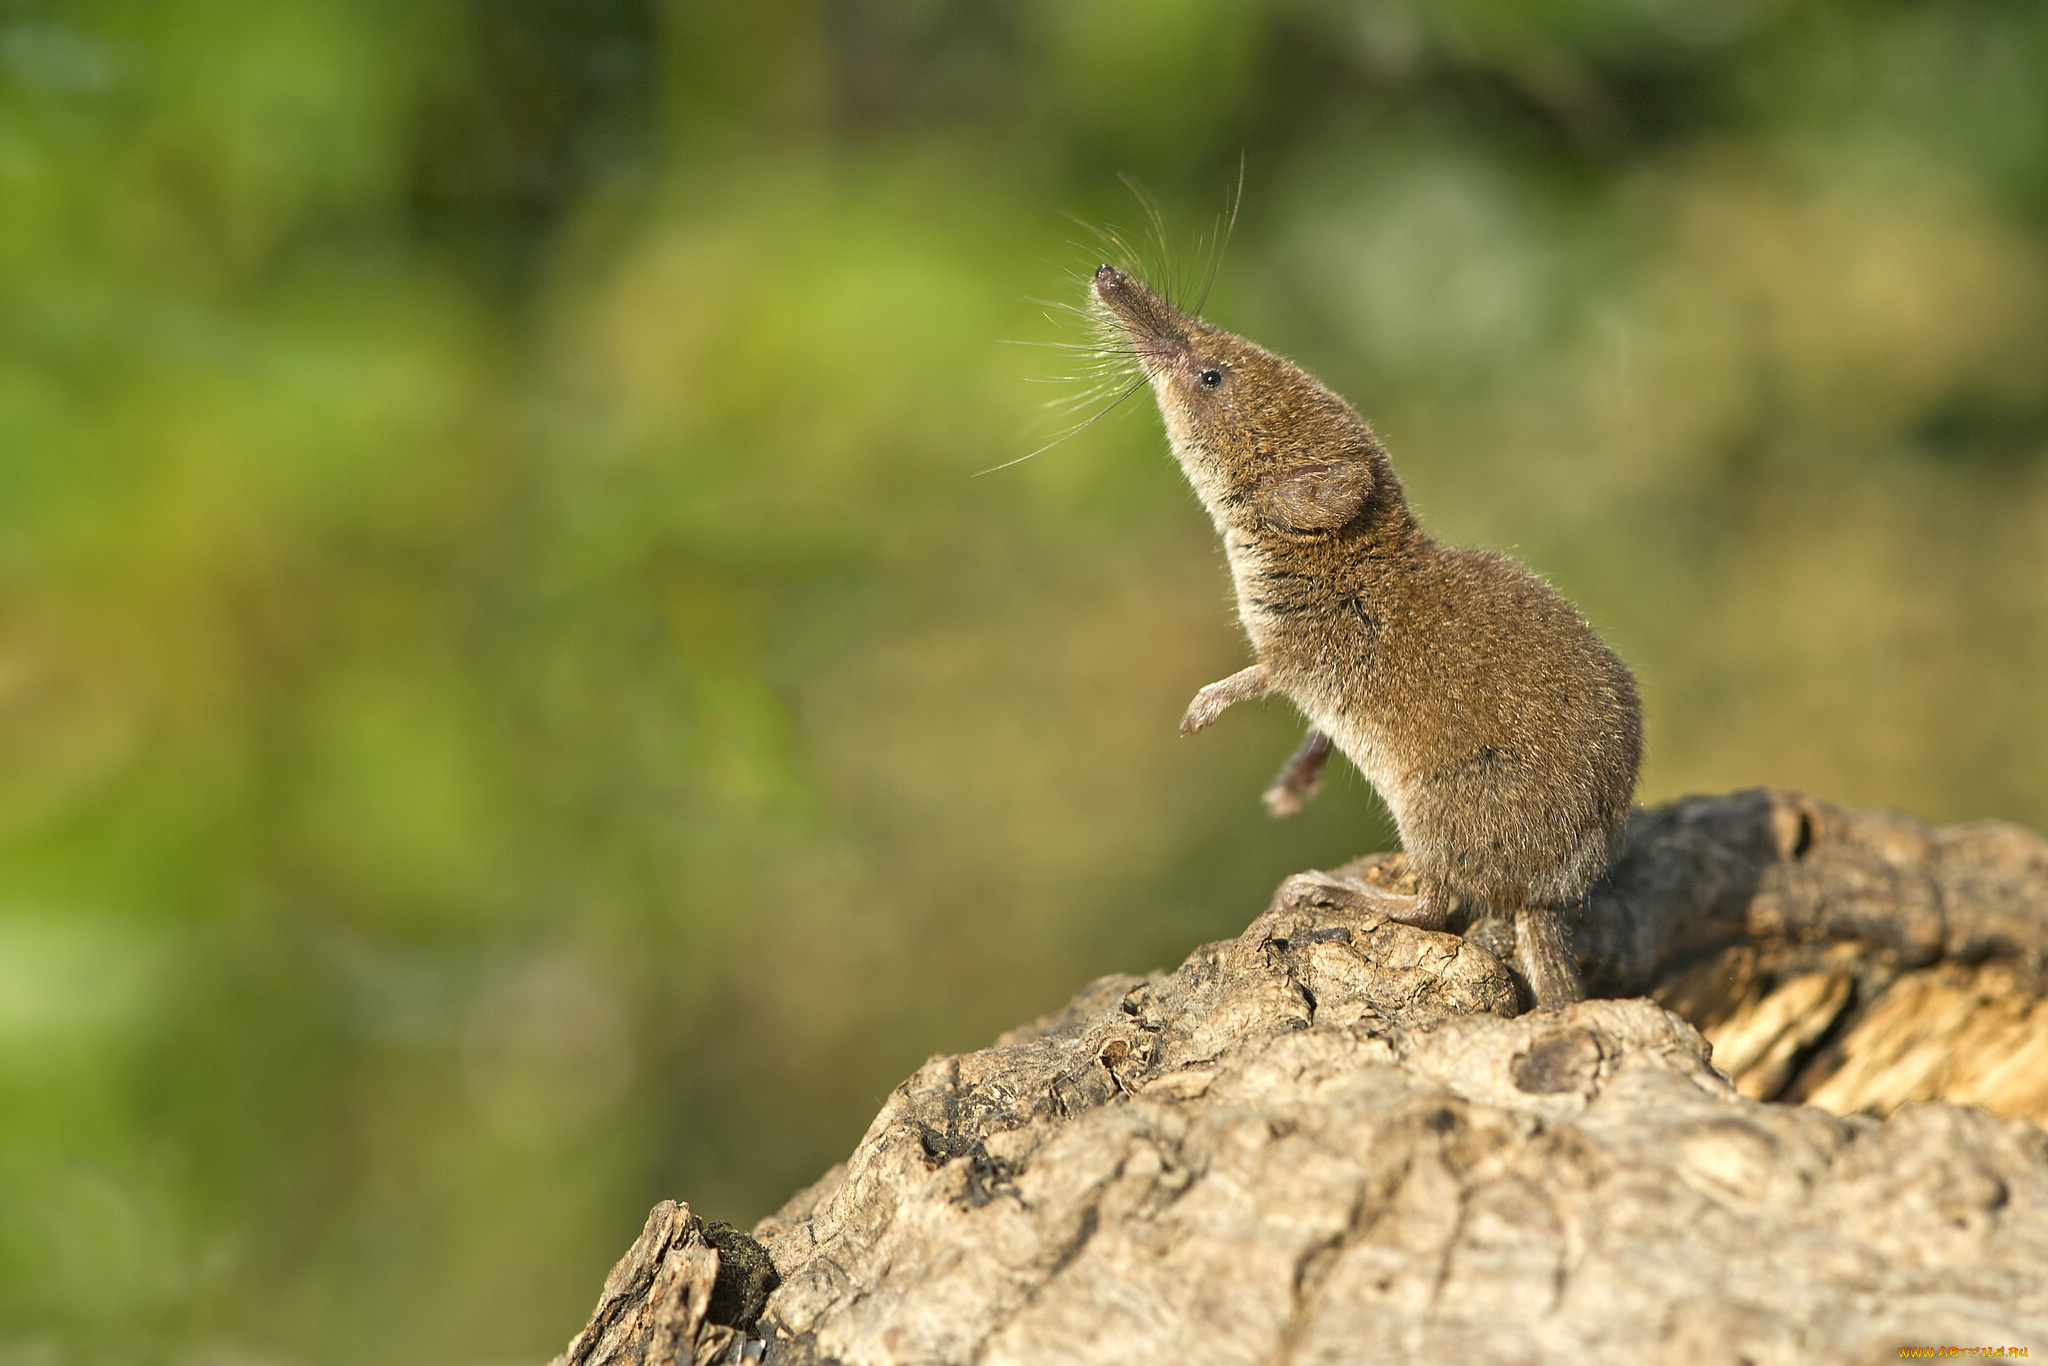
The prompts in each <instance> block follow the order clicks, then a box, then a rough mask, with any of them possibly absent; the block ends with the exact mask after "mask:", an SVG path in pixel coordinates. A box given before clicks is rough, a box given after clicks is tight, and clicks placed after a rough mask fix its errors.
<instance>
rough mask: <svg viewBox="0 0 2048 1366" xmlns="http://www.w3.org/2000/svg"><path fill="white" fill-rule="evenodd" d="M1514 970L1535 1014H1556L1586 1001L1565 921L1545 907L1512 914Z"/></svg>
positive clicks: (1528, 908) (1526, 909) (1531, 908)
mask: <svg viewBox="0 0 2048 1366" xmlns="http://www.w3.org/2000/svg"><path fill="white" fill-rule="evenodd" d="M1515 966H1516V968H1518V969H1520V971H1521V974H1522V980H1523V981H1524V982H1526V983H1527V984H1528V987H1529V995H1530V996H1531V997H1532V998H1533V999H1534V1001H1535V1005H1536V1009H1538V1010H1558V1009H1561V1008H1563V1007H1565V1006H1568V1005H1570V1004H1571V1003H1572V1002H1574V1001H1582V1000H1584V999H1585V997H1586V988H1585V985H1584V984H1583V983H1581V982H1580V981H1579V965H1578V962H1577V960H1575V959H1574V958H1573V957H1572V945H1571V937H1570V935H1569V933H1568V932H1567V931H1566V929H1565V923H1564V917H1563V916H1561V915H1559V914H1558V913H1557V912H1556V911H1555V910H1552V909H1551V908H1549V907H1547V906H1523V907H1521V908H1519V909H1518V910H1517V911H1516V912H1515Z"/></svg>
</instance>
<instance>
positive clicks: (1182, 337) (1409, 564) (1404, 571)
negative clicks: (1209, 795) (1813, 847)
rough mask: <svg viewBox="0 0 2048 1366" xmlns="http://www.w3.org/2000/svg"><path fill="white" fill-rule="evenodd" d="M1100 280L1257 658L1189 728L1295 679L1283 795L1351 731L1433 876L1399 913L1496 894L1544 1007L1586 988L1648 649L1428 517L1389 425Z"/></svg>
mask: <svg viewBox="0 0 2048 1366" xmlns="http://www.w3.org/2000/svg"><path fill="white" fill-rule="evenodd" d="M1094 294H1095V298H1096V300H1097V301H1098V302H1099V303H1100V305H1101V307H1102V308H1103V309H1105V310H1107V314H1108V317H1109V319H1110V322H1111V326H1112V328H1113V335H1114V336H1115V337H1116V338H1117V339H1118V340H1119V341H1120V342H1121V344H1122V347H1124V348H1128V350H1129V351H1130V352H1131V353H1132V354H1133V355H1134V356H1135V357H1136V360H1137V362H1138V364H1139V366H1140V367H1141V368H1142V370H1143V372H1144V376H1145V378H1146V379H1147V380H1148V381H1150V383H1151V385H1152V391H1153V394H1154V395H1155V396H1156V397H1157V398H1158V400H1159V410H1160V412H1161V414H1162V415H1163V416H1164V417H1165V419H1166V431H1167V435H1168V437H1169V438H1170V439H1171V440H1172V443H1173V453H1174V456H1175V458H1176V459H1178V460H1179V461H1180V466H1181V469H1182V470H1183V471H1185V472H1186V474H1187V477H1188V481H1189V482H1190V483H1191V484H1193V485H1194V487H1195V492H1196V493H1197V494H1198V495H1199V496H1200V497H1201V500H1202V504H1203V506H1205V507H1207V508H1208V510H1209V515H1210V517H1211V518H1213V519H1214V521H1215V523H1216V529H1217V531H1218V532H1220V533H1221V534H1222V537H1223V546H1224V549H1225V551H1226V552H1227V554H1228V555H1229V557H1230V572H1231V577H1232V578H1233V579H1234V580H1235V582H1236V585H1237V606H1238V615H1239V616H1240V618H1241V619H1242V620H1243V622H1244V628H1245V631H1246V633H1247V634H1248V635H1249V636H1250V637H1251V642H1252V647H1253V649H1254V650H1256V651H1257V653H1258V662H1257V663H1256V664H1253V665H1252V666H1251V667H1250V668H1248V669H1245V670H1242V671H1241V672H1239V673H1236V674H1233V675H1231V676H1230V677H1229V678H1226V679H1224V680H1223V681H1221V682H1220V683H1212V684H1210V685H1209V686H1208V687H1206V688H1204V689H1202V690H1201V691H1200V692H1199V693H1197V694H1196V695H1195V700H1194V702H1193V703H1192V704H1190V705H1189V707H1188V711H1187V716H1186V718H1185V719H1184V720H1183V721H1182V722H1181V729H1182V730H1184V731H1189V732H1193V731H1196V730H1200V729H1201V728H1202V727H1203V726H1206V725H1208V724H1209V723H1210V722H1211V721H1213V720H1215V719H1216V717H1217V716H1218V715H1220V714H1221V713H1222V711H1223V709H1224V708H1225V707H1227V706H1229V705H1230V704H1231V703H1233V702H1241V701H1244V700H1245V699H1247V698H1253V697H1263V696H1265V695H1266V694H1268V693H1273V692H1278V693H1281V694H1283V695H1284V696H1286V697H1287V698H1288V699H1289V700H1290V701H1292V702H1293V703H1294V705H1295V706H1297V707H1299V708H1300V709H1301V711H1302V712H1303V714H1304V715H1306V716H1307V717H1308V720H1309V724H1310V730H1309V732H1308V737H1307V738H1306V739H1305V740H1304V741H1303V742H1302V746H1301V748H1300V750H1298V751H1297V752H1296V753H1295V755H1294V757H1293V758H1292V759H1290V760H1288V762H1287V765H1286V767H1284V768H1283V769H1281V771H1280V776H1279V777H1278V778H1277V779H1275V780H1274V783H1273V786H1272V787H1271V788H1270V789H1268V790H1267V793H1266V802H1267V805H1268V806H1270V807H1271V808H1272V809H1273V811H1274V813H1275V814H1277V815H1286V814H1288V813H1290V812H1292V811H1294V810H1297V809H1299V806H1300V804H1301V801H1302V799H1303V798H1304V797H1306V796H1309V795H1312V794H1313V793H1314V791H1315V789H1316V786H1317V783H1318V780H1319V778H1320V776H1321V772H1322V767H1323V764H1324V761H1325V760H1326V759H1327V758H1328V756H1329V751H1330V747H1331V745H1333V744H1334V745H1335V746H1336V747H1337V748H1338V749H1341V750H1342V751H1344V753H1345V755H1346V756H1347V757H1348V758H1349V759H1350V760H1351V761H1352V762H1353V763H1354V764H1356V765H1357V766H1358V768H1359V771H1360V772H1362V773H1364V774H1365V776H1366V777H1367V778H1368V779H1370V780H1371V782H1372V784H1373V786H1374V787H1376V788H1378V789H1379V792H1380V795H1381V796H1382V797H1384V798H1385V799H1386V802H1387V805H1388V807H1389V808H1390V809H1391V810H1392V811H1393V814H1394V821H1395V823H1396V825H1397V826H1398V827H1399V828H1400V832H1401V843H1402V845H1403V847H1404V848H1406V850H1407V851H1408V859H1409V863H1410V866H1411V867H1412V868H1413V869H1414V871H1415V873H1416V876H1417V879H1418V883H1419V886H1420V894H1419V896H1418V897H1417V899H1416V901H1415V906H1414V909H1413V911H1412V912H1408V913H1405V914H1402V915H1401V916H1400V917H1399V918H1400V919H1403V920H1406V921H1408V922H1409V923H1411V924H1414V925H1419V926H1422V927H1424V928H1426V929H1439V928H1441V927H1442V926H1443V924H1444V922H1445V919H1446V917H1447V915H1448V914H1449V912H1450V911H1451V910H1452V908H1453V907H1454V906H1456V905H1458V904H1459V903H1460V902H1461V901H1462V900H1466V899H1473V900H1477V901H1481V902H1484V903H1485V904H1486V905H1487V907H1489V908H1490V909H1491V910H1492V911H1493V912H1494V913H1495V914H1501V915H1512V916H1513V918H1514V924H1515V960H1516V966H1517V968H1518V969H1519V970H1520V972H1521V975H1522V977H1523V979H1524V983H1525V985H1526V986H1527V988H1528V991H1529V994H1530V996H1531V998H1532V999H1533V1000H1534V1002H1535V1004H1536V1005H1537V1006H1539V1007H1541V1008H1545V1009H1552V1008H1555V1007H1557V1006H1561V1005H1564V1004H1567V1003H1569V1002H1571V1001H1575V1000H1578V999H1579V997H1580V996H1581V994H1582V988H1581V987H1580V985H1579V976H1578V970H1577V967H1576V965H1575V964H1574V962H1573V959H1572V955H1571V951H1570V947H1569V944H1568V942H1567V940H1566V935H1565V927H1564V924H1563V921H1562V920H1561V918H1560V912H1562V911H1563V910H1565V909H1566V908H1568V907H1571V906H1574V905H1576V904H1577V903H1578V902H1579V901H1580V900H1581V899H1583V898H1584V896H1585V894H1586V890H1587V888H1588V887H1590V886H1591V885H1592V883H1593V881H1594V879H1596V878H1598V877H1599V876H1600V874H1601V873H1602V872H1604V871H1605V870H1606V868H1607V866H1608V864H1609V862H1610V861H1611V860H1612V859H1613V856H1614V852H1615V847H1616V843H1617V841H1618V840H1619V838H1620V835H1621V830H1622V826H1623V825H1624V823H1625V822H1626V821H1627V820H1628V812H1629V796H1630V794H1631V793H1632V792H1633V791H1634V789H1635V781H1636V766H1637V763H1638V761H1639V759H1640V757H1641V752H1642V716H1641V710H1640V707H1639V705H1638V703H1637V701H1636V690H1635V683H1634V681H1633V680H1632V679H1631V678H1630V677H1629V672H1628V668H1627V666H1626V665H1624V664H1623V663H1622V662H1621V660H1620V659H1618V658H1617V657H1616V656H1615V654H1614V652H1613V651H1612V650H1610V649H1608V648H1607V646H1606V645H1604V644H1602V643H1601V640H1600V638H1599V637H1598V636H1597V635H1595V634H1594V633H1593V628H1592V627H1590V626H1588V625H1587V624H1586V622H1585V619H1584V618H1583V617H1581V616H1580V615H1579V614H1578V612H1577V611H1575V610H1574V609H1573V607H1572V605H1571V604H1570V603H1568V602H1566V601H1565V600H1564V598H1563V597H1562V596H1561V595H1559V593H1558V592H1557V591H1556V590H1555V589H1553V588H1552V587H1551V586H1550V585H1549V584H1547V583H1545V582H1544V581H1543V580H1541V579H1539V578H1537V577H1536V576H1535V575H1534V574H1532V573H1530V572H1529V571H1528V570H1526V569H1524V568H1523V567H1522V566H1520V565H1519V564H1516V563H1515V562H1514V561H1513V560H1510V559H1508V558H1507V557H1506V556H1503V555H1497V554H1494V553H1493V552H1491V551H1486V550H1471V549H1459V548H1454V547H1448V546H1444V545H1440V544H1438V543H1437V542H1436V541H1434V540H1432V539H1431V538H1430V537H1429V536H1427V535H1425V534H1424V533H1423V531H1422V529H1421V528H1420V527H1418V526H1417V525H1416V524H1415V518H1414V516H1413V515H1412V514H1411V513H1410V512H1409V510H1408V503H1407V500H1406V499H1405V498H1404V497H1403V496H1402V492H1401V483H1400V480H1398V479H1397V478H1395V476H1394V469H1393V466H1392V464H1391V463H1389V461H1388V459H1387V453H1386V451H1385V450H1384V449H1383V448H1382V447H1381V446H1380V443H1379V441H1378V439H1377V438H1376V437H1374V436H1373V433H1372V429H1371V428H1370V427H1368V426H1367V425H1366V424H1365V421H1364V419H1362V418H1361V417H1359V416H1358V414H1357V413H1355V412H1353V411H1352V410H1351V408H1350V406H1349V405H1348V404H1346V403H1345V402H1344V400H1342V399H1340V398H1338V397H1337V396H1336V395H1335V394H1333V393H1331V392H1330V391H1329V390H1328V389H1326V388H1324V387H1323V386H1322V385H1321V384H1320V383H1318V382H1317V381H1316V380H1315V378H1314V377H1313V376H1311V375H1309V374H1307V373H1306V372H1305V371H1303V370H1302V369H1301V368H1300V367H1299V366H1296V365H1294V364H1292V363H1291V362H1289V361H1286V360H1283V359H1281V358H1280V357H1279V356H1276V355H1273V354H1272V353H1271V352H1269V351H1264V350H1261V349H1260V348H1259V347H1256V346H1254V345H1252V344H1251V343H1250V342H1247V341H1245V340H1243V339H1242V338H1240V337H1236V336H1233V335H1231V334H1230V333H1228V332H1225V331H1223V330H1221V329H1220V328H1216V327H1212V326H1210V325H1209V324H1208V323H1206V322H1203V321H1202V320H1201V319H1200V318H1198V317H1195V316H1193V315H1191V314H1187V313H1183V312H1181V311H1180V310H1179V309H1177V308H1174V307H1173V306H1172V305H1170V304H1169V303H1167V302H1166V301H1165V300H1164V299H1161V298H1160V297H1159V296H1158V295H1156V294H1154V293H1153V292H1152V291H1151V290H1149V289H1147V288H1146V287H1145V286H1144V285H1142V284H1140V283H1139V282H1138V281H1136V280H1134V279H1132V278H1131V277H1130V276H1128V275H1126V274H1124V273H1123V272H1122V271H1119V270H1117V269H1115V268H1113V267H1111V266H1103V267H1102V268H1101V269H1099V270H1097V271H1096V272H1095V280H1094ZM1325 885H1326V886H1327V887H1328V890H1329V891H1330V893H1331V894H1333V895H1335V896H1337V897H1339V898H1346V897H1357V898H1359V899H1361V900H1362V899H1363V893H1364V889H1362V888H1359V887H1356V886H1355V885H1347V884H1344V883H1342V882H1341V881H1338V880H1335V879H1325ZM1375 904H1384V902H1383V901H1382V902H1377V903H1375Z"/></svg>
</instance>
